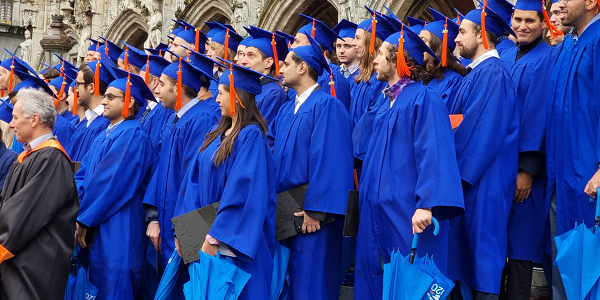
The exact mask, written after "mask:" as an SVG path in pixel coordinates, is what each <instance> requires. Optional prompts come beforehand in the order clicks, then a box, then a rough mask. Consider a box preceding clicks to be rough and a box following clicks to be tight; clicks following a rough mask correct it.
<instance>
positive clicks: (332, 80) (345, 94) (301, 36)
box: [288, 14, 351, 111]
mask: <svg viewBox="0 0 600 300" xmlns="http://www.w3.org/2000/svg"><path fill="white" fill-rule="evenodd" d="M300 16H301V17H303V18H304V19H306V20H307V21H308V22H309V23H308V24H306V25H304V26H302V27H301V28H300V29H298V33H296V37H295V39H294V43H293V44H292V49H293V48H295V47H298V46H306V45H308V38H307V37H308V36H311V37H313V38H314V39H315V40H316V41H317V42H318V43H319V46H320V47H321V49H322V50H323V51H328V52H329V51H331V50H332V47H333V43H334V42H335V41H336V40H337V39H339V38H340V36H338V35H337V34H336V33H335V32H333V30H331V28H329V27H328V26H327V25H325V23H323V22H321V21H320V20H317V19H315V18H313V17H309V16H306V15H303V14H300ZM313 22H314V23H313ZM313 24H314V26H313ZM313 32H314V34H313ZM321 53H323V52H321ZM327 65H328V69H329V70H327V72H325V73H322V74H321V75H319V79H318V80H317V82H318V83H319V85H320V86H321V89H323V90H324V91H325V92H327V93H328V94H330V95H335V96H334V97H335V98H337V99H338V100H340V101H341V102H342V104H343V105H344V107H346V111H347V110H348V109H350V102H351V96H350V83H348V80H347V79H346V77H344V75H343V74H342V73H341V72H340V67H339V66H338V65H335V64H332V63H331V62H328V64H327ZM332 87H333V89H332ZM295 97H296V91H295V90H293V89H290V90H289V91H288V98H289V99H291V100H293V99H295Z"/></svg>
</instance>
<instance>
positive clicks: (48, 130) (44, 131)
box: [23, 127, 52, 144]
mask: <svg viewBox="0 0 600 300" xmlns="http://www.w3.org/2000/svg"><path fill="white" fill-rule="evenodd" d="M49 133H50V134H51V133H52V128H46V127H41V128H38V130H36V131H35V132H34V133H33V135H32V136H31V139H30V140H29V141H25V142H23V144H29V143H31V142H33V141H35V139H37V138H39V137H41V136H43V135H46V134H49Z"/></svg>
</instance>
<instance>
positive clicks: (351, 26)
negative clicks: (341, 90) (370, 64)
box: [331, 19, 360, 102]
mask: <svg viewBox="0 0 600 300" xmlns="http://www.w3.org/2000/svg"><path fill="white" fill-rule="evenodd" d="M357 27H358V24H355V23H352V22H350V21H348V20H346V19H342V20H341V21H340V22H339V23H338V24H337V25H335V26H334V27H333V28H332V29H331V30H333V32H335V33H336V34H337V35H339V36H340V37H341V38H342V39H338V40H337V41H335V54H336V57H337V59H338V60H339V61H340V72H341V73H342V75H344V77H346V79H348V82H349V83H350V92H351V93H352V86H353V85H354V79H355V77H356V75H358V74H359V73H360V60H359V58H358V53H357V52H356V47H355V46H354V37H356V28H357ZM350 102H352V101H350Z"/></svg>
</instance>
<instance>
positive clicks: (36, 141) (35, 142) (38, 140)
mask: <svg viewBox="0 0 600 300" xmlns="http://www.w3.org/2000/svg"><path fill="white" fill-rule="evenodd" d="M53 137H54V135H53V134H52V133H47V134H44V135H42V136H39V137H38V138H36V139H34V140H33V141H31V143H29V144H23V148H24V149H25V151H27V152H30V151H31V150H33V149H35V148H37V146H39V145H40V144H41V143H43V142H45V141H46V140H49V139H51V138H53Z"/></svg>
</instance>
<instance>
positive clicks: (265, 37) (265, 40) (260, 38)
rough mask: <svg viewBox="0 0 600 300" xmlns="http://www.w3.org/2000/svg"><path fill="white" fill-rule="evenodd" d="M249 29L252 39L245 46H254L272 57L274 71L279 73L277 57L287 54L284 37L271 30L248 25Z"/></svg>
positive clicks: (283, 56)
mask: <svg viewBox="0 0 600 300" xmlns="http://www.w3.org/2000/svg"><path fill="white" fill-rule="evenodd" d="M250 31H251V34H252V40H251V41H250V42H248V45H247V47H254V48H256V49H258V50H260V51H262V52H263V53H264V54H265V55H266V56H268V57H272V58H273V65H274V66H275V73H276V74H279V59H280V58H283V59H285V57H286V56H287V54H288V48H287V45H286V41H285V39H284V38H282V37H280V36H278V35H276V34H275V33H273V32H269V31H266V30H264V29H262V28H258V27H255V26H250Z"/></svg>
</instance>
